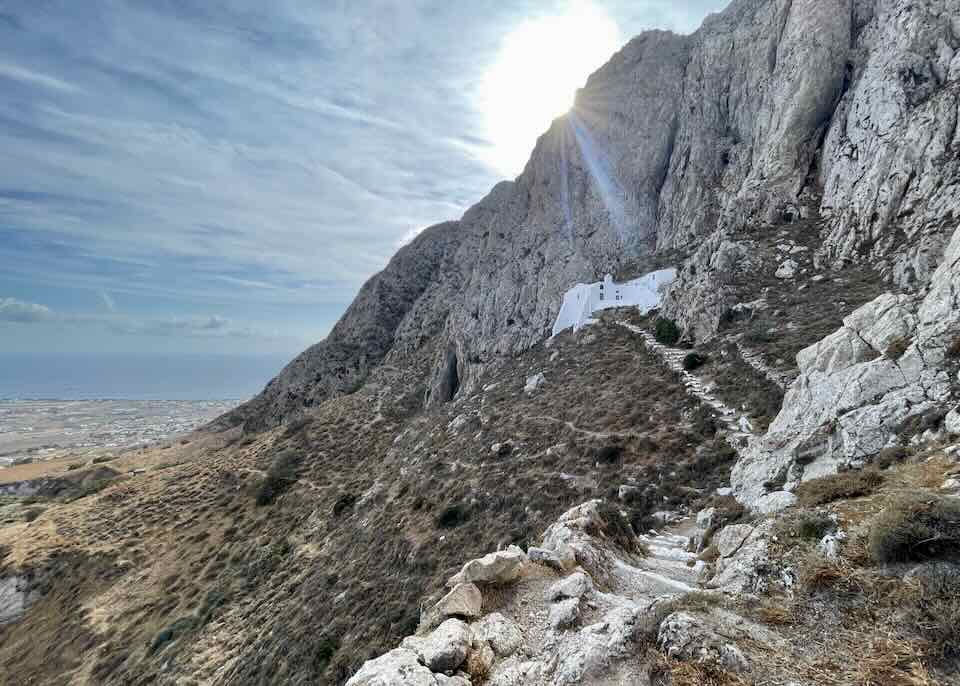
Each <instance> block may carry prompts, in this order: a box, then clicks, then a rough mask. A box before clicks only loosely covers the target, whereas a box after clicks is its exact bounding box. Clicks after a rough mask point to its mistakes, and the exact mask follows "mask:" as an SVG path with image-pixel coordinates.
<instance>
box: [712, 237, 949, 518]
mask: <svg viewBox="0 0 960 686" xmlns="http://www.w3.org/2000/svg"><path fill="white" fill-rule="evenodd" d="M940 262H941V263H940V267H939V268H938V269H937V270H936V272H935V273H934V274H933V276H932V278H931V279H930V283H929V285H928V287H927V291H926V294H925V295H923V296H922V297H919V296H918V297H911V296H906V295H892V294H889V293H888V294H885V295H882V296H880V297H879V298H877V299H875V300H873V301H872V302H869V303H867V304H866V305H864V306H863V307H861V308H860V309H858V310H856V311H855V312H854V313H853V314H852V315H850V316H849V317H847V318H846V319H845V320H844V322H843V327H842V328H840V329H839V330H838V331H836V332H835V333H834V334H832V335H830V336H828V337H827V338H825V339H823V340H822V341H820V342H819V343H817V344H815V345H813V346H811V347H809V348H807V349H805V350H803V351H802V352H801V353H800V354H799V355H798V356H797V362H798V364H799V367H800V377H799V378H798V379H797V380H796V381H795V382H794V383H793V385H792V386H790V389H789V391H788V392H787V395H786V397H785V398H784V401H783V408H782V409H781V411H780V414H779V415H778V416H777V418H776V420H774V422H773V423H772V424H771V426H770V429H769V431H768V432H767V434H766V436H764V437H763V438H762V439H761V440H758V441H756V442H754V443H753V444H752V445H751V446H750V447H749V449H748V450H747V451H746V454H745V455H744V457H743V458H742V459H741V460H740V461H739V462H738V463H737V465H736V466H735V467H734V469H733V473H732V475H731V482H732V485H733V488H734V491H735V493H736V496H737V498H738V499H739V500H741V501H742V502H744V503H746V504H749V505H750V506H752V507H754V508H759V507H760V506H761V505H762V504H763V503H764V502H765V499H767V500H768V499H769V498H770V496H769V495H768V494H767V491H768V490H769V489H771V488H776V487H777V485H778V484H784V483H787V482H794V483H796V482H799V481H802V480H805V479H810V478H815V477H817V476H823V475H825V474H830V473H834V472H836V471H837V470H838V469H840V468H843V467H848V466H858V465H859V464H862V462H863V460H865V459H867V458H869V457H871V456H872V455H874V454H876V453H877V452H878V451H880V450H881V449H882V448H883V447H884V446H886V445H887V444H888V443H889V442H890V440H891V439H892V438H893V437H894V434H896V433H897V432H898V431H900V430H901V428H902V427H903V425H904V422H905V421H906V420H908V419H910V418H911V417H922V416H923V415H924V414H925V413H927V412H928V411H937V410H939V409H940V408H945V407H949V405H948V403H949V401H950V399H951V398H953V397H954V395H953V394H954V393H955V392H956V388H955V381H956V377H954V376H953V374H954V373H955V370H951V365H952V364H953V365H955V362H954V361H952V360H951V359H950V358H949V357H948V356H949V355H951V354H952V353H951V352H950V351H951V350H952V348H953V346H954V345H956V341H958V340H960V228H957V230H956V231H955V232H954V234H953V239H952V241H951V242H950V244H949V246H948V247H947V250H946V252H945V253H944V255H943V258H942V260H941V261H940ZM771 484H773V486H771ZM786 504H789V503H786Z"/></svg>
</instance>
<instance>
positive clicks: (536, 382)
mask: <svg viewBox="0 0 960 686" xmlns="http://www.w3.org/2000/svg"><path fill="white" fill-rule="evenodd" d="M545 383H547V377H545V376H544V375H543V372H537V373H536V374H534V375H533V376H528V377H527V383H526V385H524V387H523V392H524V393H527V394H530V393H534V392H536V390H537V389H538V388H540V387H541V386H543V384H545Z"/></svg>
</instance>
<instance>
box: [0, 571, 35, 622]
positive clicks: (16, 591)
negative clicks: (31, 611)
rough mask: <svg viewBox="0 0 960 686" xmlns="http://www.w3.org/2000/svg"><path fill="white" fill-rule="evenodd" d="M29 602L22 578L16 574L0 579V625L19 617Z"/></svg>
mask: <svg viewBox="0 0 960 686" xmlns="http://www.w3.org/2000/svg"><path fill="white" fill-rule="evenodd" d="M29 604H30V595H29V593H28V592H27V590H26V581H25V580H24V579H21V578H19V577H16V576H12V577H7V578H4V579H0V625H2V624H6V623H7V622H12V621H15V620H17V619H19V618H20V617H21V616H22V615H23V613H24V612H26V610H27V607H28V605H29Z"/></svg>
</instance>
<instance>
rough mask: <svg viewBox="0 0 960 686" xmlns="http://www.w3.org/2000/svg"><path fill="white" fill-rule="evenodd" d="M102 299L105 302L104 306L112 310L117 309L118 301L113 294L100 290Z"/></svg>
mask: <svg viewBox="0 0 960 686" xmlns="http://www.w3.org/2000/svg"><path fill="white" fill-rule="evenodd" d="M100 300H101V302H103V306H104V307H106V308H107V310H109V311H110V312H116V311H117V303H115V302H114V300H113V296H111V295H110V294H109V293H107V292H106V291H103V290H101V291H100Z"/></svg>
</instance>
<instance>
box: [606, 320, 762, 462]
mask: <svg viewBox="0 0 960 686" xmlns="http://www.w3.org/2000/svg"><path fill="white" fill-rule="evenodd" d="M617 323H618V324H620V326H623V327H624V328H626V329H628V330H629V331H632V332H633V333H635V334H637V335H638V336H640V338H642V339H643V342H644V344H645V345H646V346H647V349H648V350H650V351H651V352H653V353H654V354H656V355H657V356H659V357H660V358H661V359H662V360H663V361H664V362H665V363H666V365H667V366H668V367H669V368H670V369H671V370H673V371H674V372H676V373H677V374H678V375H679V376H680V380H681V382H682V383H683V385H684V387H685V388H686V390H687V393H689V394H690V395H692V396H693V397H694V398H696V399H697V400H699V401H700V402H701V403H703V404H705V405H707V406H709V407H711V408H713V410H714V411H715V412H716V413H717V414H718V415H719V417H720V419H721V421H722V422H723V424H724V426H725V427H726V429H727V430H728V432H729V433H730V440H731V443H733V444H734V445H736V444H737V443H738V439H740V438H750V437H751V436H753V431H752V427H750V426H749V423H748V422H746V423H745V422H744V421H743V420H745V419H746V418H745V416H744V415H742V414H741V413H739V412H737V410H735V409H734V408H732V407H730V406H729V405H727V404H726V403H724V402H723V401H722V400H720V399H719V398H718V397H717V396H716V395H714V394H713V392H712V391H711V389H710V388H709V387H708V386H707V384H706V383H704V381H703V379H701V378H700V377H698V376H697V375H696V374H692V373H691V372H688V371H687V370H686V369H684V368H683V358H684V357H686V355H687V354H688V353H689V352H690V351H689V350H683V349H680V348H671V347H669V346H666V345H663V344H662V343H659V342H657V339H656V338H654V337H653V334H651V333H650V332H649V331H647V330H646V329H642V328H640V327H639V326H636V325H634V324H630V323H628V322H617Z"/></svg>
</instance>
